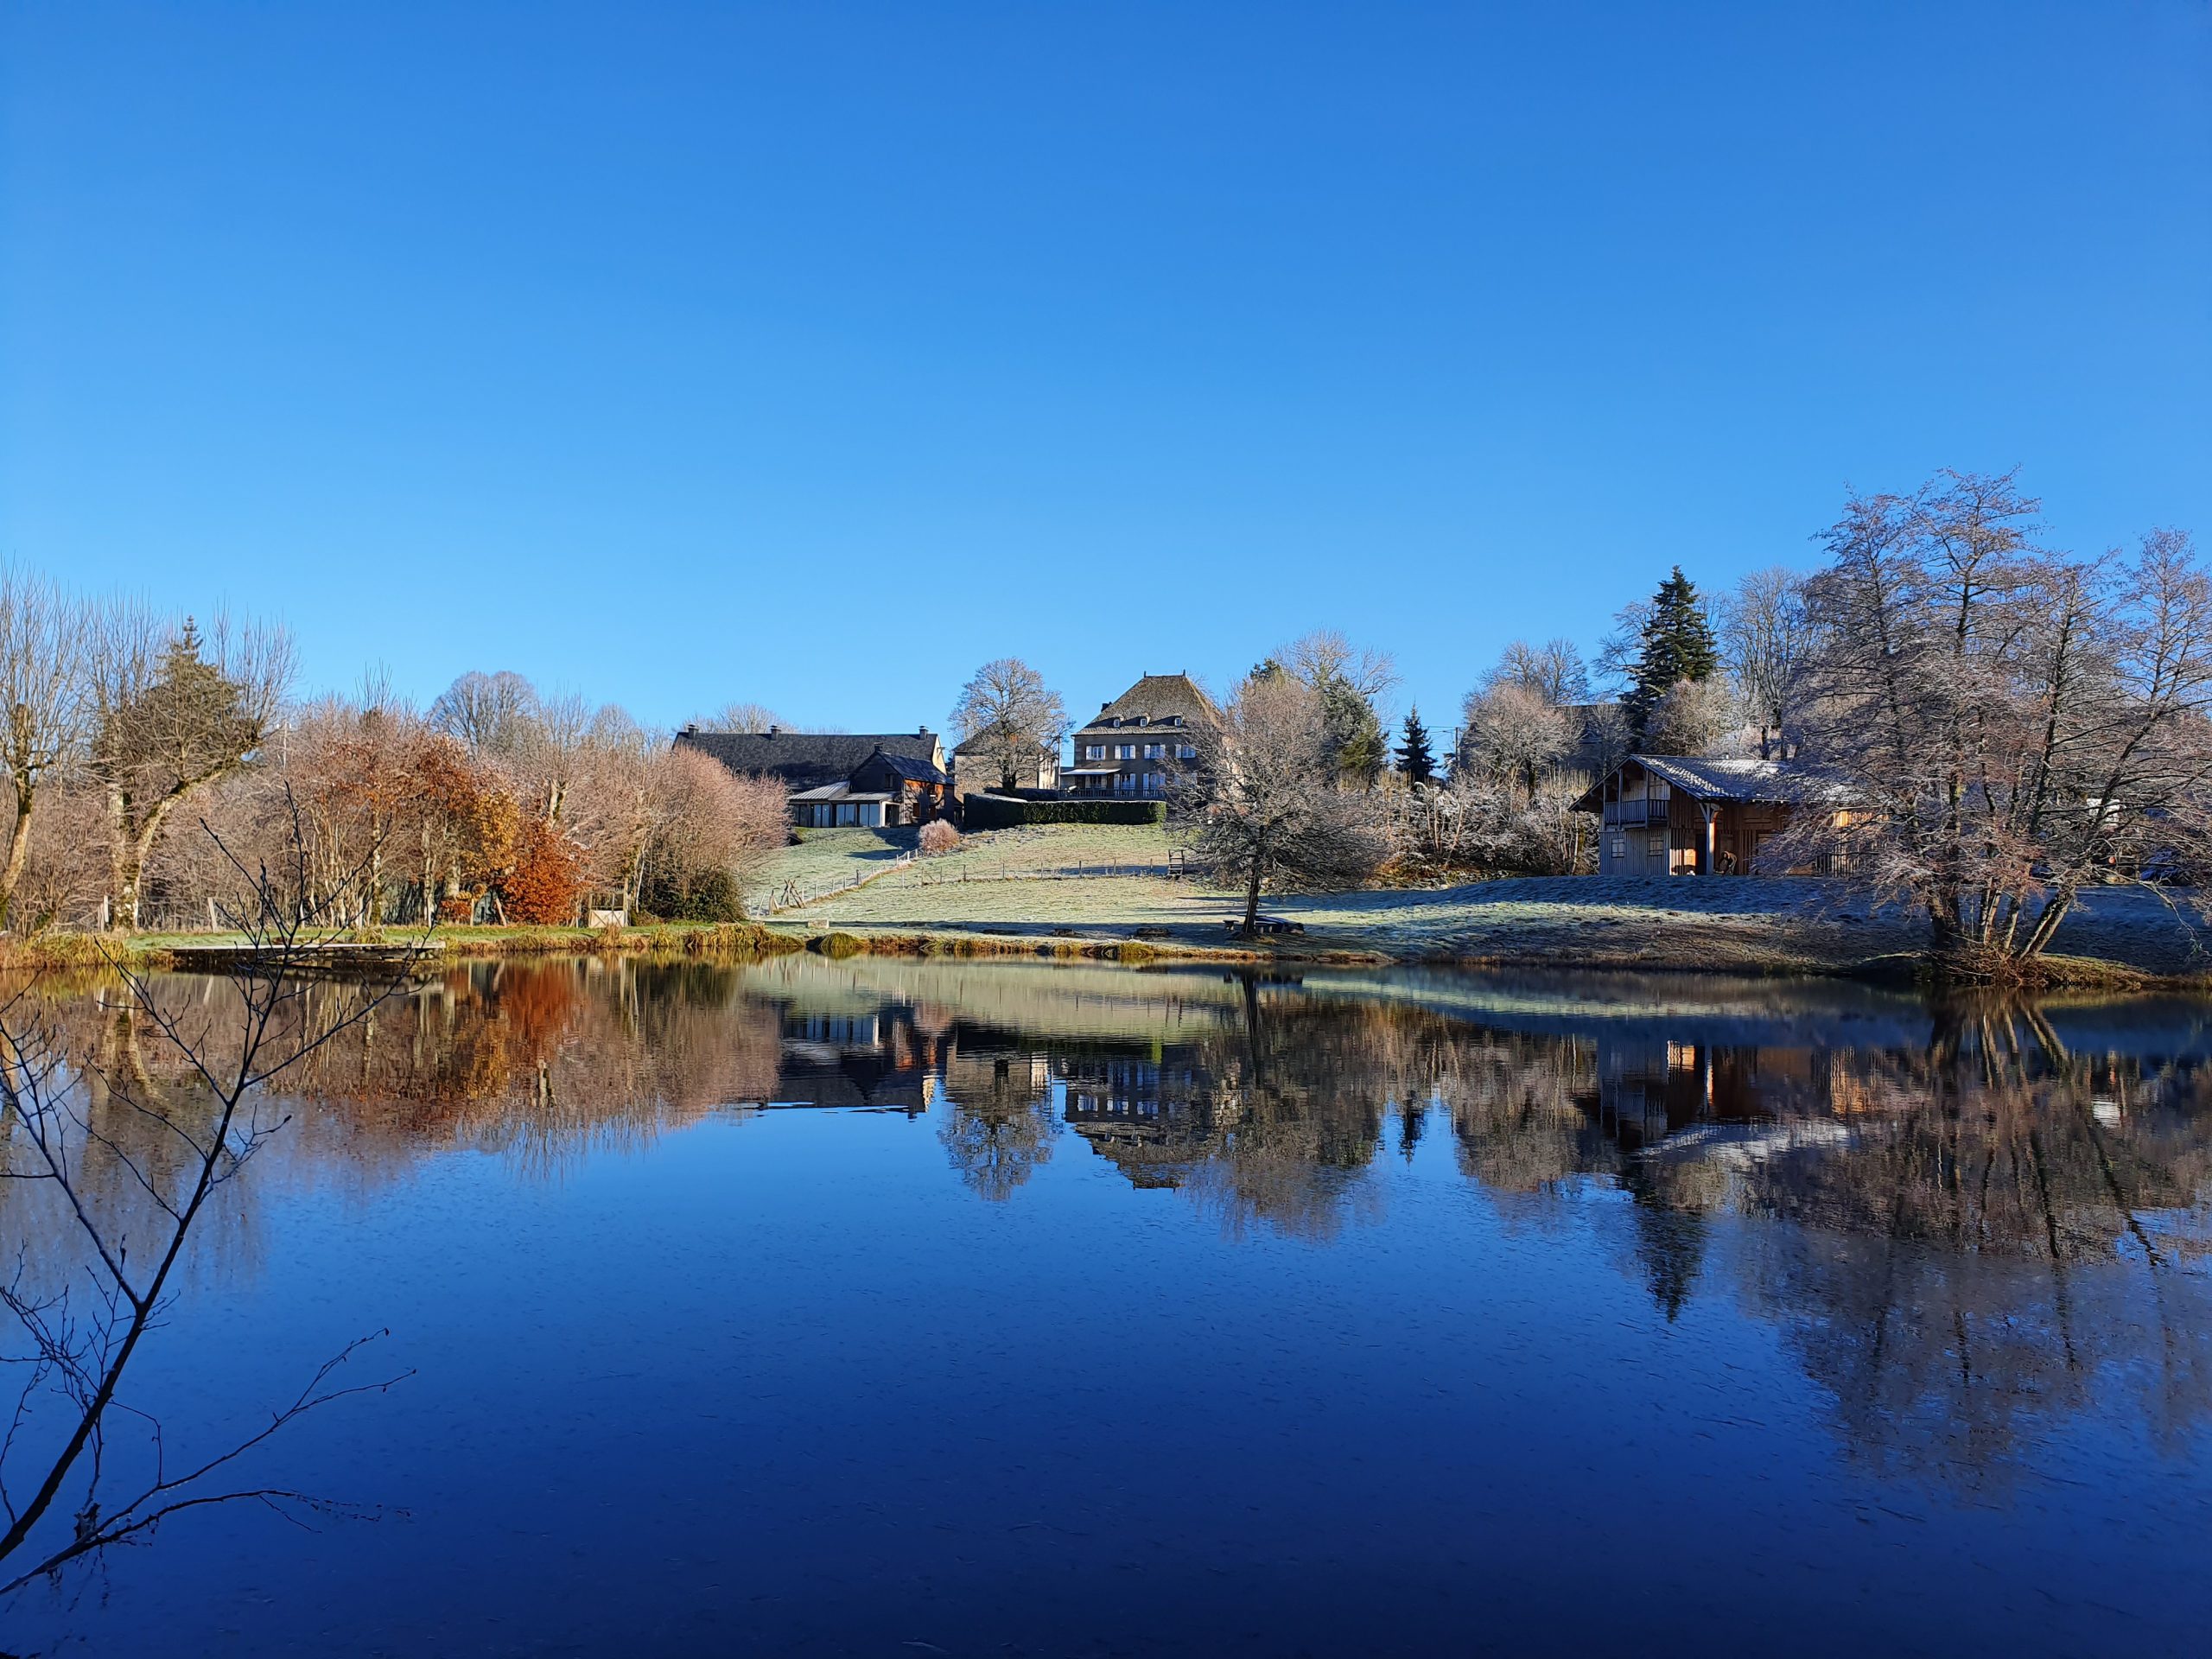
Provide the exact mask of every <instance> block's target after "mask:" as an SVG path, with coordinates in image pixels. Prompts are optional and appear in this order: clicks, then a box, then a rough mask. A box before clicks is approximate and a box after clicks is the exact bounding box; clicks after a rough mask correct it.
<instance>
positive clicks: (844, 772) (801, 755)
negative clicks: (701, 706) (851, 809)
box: [676, 731, 944, 789]
mask: <svg viewBox="0 0 2212 1659" xmlns="http://www.w3.org/2000/svg"><path fill="white" fill-rule="evenodd" d="M676 741H677V742H678V743H680V744H686V745H688V746H690V747H692V748H695V749H699V750H702V751H703V752H704V753H708V754H710V755H712V756H714V758H715V760H719V761H721V763H722V765H724V766H728V768H729V769H730V770H731V771H732V772H761V773H764V774H765V775H766V776H768V777H771V778H774V779H778V780H779V781H780V782H782V783H783V784H784V785H785V786H786V787H788V788H791V789H818V788H820V787H821V786H822V785H824V784H836V783H842V782H843V781H844V780H845V779H848V778H849V777H851V776H852V775H853V772H854V769H855V767H857V766H859V765H860V764H861V762H862V761H863V760H867V759H868V756H870V755H872V754H874V753H875V752H876V751H877V750H878V749H880V750H882V751H883V753H885V754H886V755H887V756H889V757H891V758H893V759H894V760H914V761H919V762H920V763H921V764H922V765H923V766H926V767H928V768H929V769H930V772H931V774H932V775H933V778H934V780H935V781H937V782H938V783H942V782H944V774H943V773H941V772H938V771H937V747H938V742H937V734H935V733H934V732H928V731H921V732H886V733H874V732H785V731H770V732H701V731H684V732H678V733H677V734H676Z"/></svg>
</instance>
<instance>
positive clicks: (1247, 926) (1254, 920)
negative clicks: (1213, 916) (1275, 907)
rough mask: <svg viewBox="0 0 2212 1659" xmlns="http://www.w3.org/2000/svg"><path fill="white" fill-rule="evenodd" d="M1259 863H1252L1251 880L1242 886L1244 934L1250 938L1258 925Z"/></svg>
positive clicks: (1257, 928)
mask: <svg viewBox="0 0 2212 1659" xmlns="http://www.w3.org/2000/svg"><path fill="white" fill-rule="evenodd" d="M1260 862H1261V861H1260V860H1258V859H1256V858H1255V859H1254V860H1253V861H1252V879H1251V880H1249V881H1248V882H1247V883H1245V886H1244V934H1245V937H1246V938H1250V937H1251V936H1252V935H1253V934H1254V933H1255V932H1256V931H1258V930H1259V925H1260Z"/></svg>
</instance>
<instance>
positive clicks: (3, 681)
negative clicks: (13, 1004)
mask: <svg viewBox="0 0 2212 1659" xmlns="http://www.w3.org/2000/svg"><path fill="white" fill-rule="evenodd" d="M85 623H86V615H85V610H84V607H83V606H82V605H80V604H79V603H78V602H76V601H73V600H71V599H69V598H67V597H66V596H65V595H63V594H62V593H61V592H60V590H59V589H58V588H55V587H54V584H53V583H52V582H48V581H47V580H45V579H44V578H43V577H40V576H35V575H29V573H27V572H24V571H21V570H17V569H15V568H13V567H12V566H0V717H4V719H5V722H6V724H5V728H4V730H0V759H4V762H5V765H6V766H7V769H8V781H9V783H10V785H11V787H12V788H13V790H14V791H15V805H16V821H15V824H14V826H13V828H12V829H10V831H9V835H8V852H7V858H6V861H5V862H4V863H0V926H5V925H7V923H8V922H9V920H10V916H11V913H12V911H13V907H14V905H15V899H16V887H18V886H19V885H20V884H21V883H22V879H23V868H24V864H25V862H26V861H27V860H28V859H29V855H30V846H31V814H32V811H33V810H34V808H35V806H36V805H37V804H38V799H39V794H40V791H41V790H42V789H43V788H44V787H45V785H46V784H47V781H48V779H49V778H51V777H52V776H54V773H55V772H57V771H58V770H59V769H60V767H61V766H63V764H64V763H65V762H66V761H67V760H68V759H69V758H70V756H71V755H72V753H73V752H74V751H75V749H76V748H77V747H78V745H79V742H80V741H81V740H82V738H83V736H84V717H85V702H86V685H85V674H84V668H85V649H86V638H85Z"/></svg>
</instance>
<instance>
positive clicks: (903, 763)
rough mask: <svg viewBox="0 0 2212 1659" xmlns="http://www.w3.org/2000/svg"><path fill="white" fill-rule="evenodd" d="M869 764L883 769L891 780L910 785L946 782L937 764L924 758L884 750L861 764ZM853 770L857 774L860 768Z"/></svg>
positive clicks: (870, 756) (856, 767) (871, 755)
mask: <svg viewBox="0 0 2212 1659" xmlns="http://www.w3.org/2000/svg"><path fill="white" fill-rule="evenodd" d="M869 762H874V764H875V765H877V766H882V767H884V768H885V769H887V771H888V772H890V773H891V775H892V776H893V778H898V779H904V780H905V781H906V782H907V783H910V784H942V783H944V782H946V781H948V780H947V779H946V778H945V775H944V772H941V771H939V770H938V766H937V764H936V763H935V762H934V761H932V760H929V759H928V758H927V757H926V756H925V757H924V758H923V759H921V760H915V759H914V757H913V756H912V755H911V754H893V753H892V752H891V751H890V750H888V749H885V750H883V751H881V752H880V753H876V754H870V755H868V757H867V758H866V760H863V761H862V763H861V764H862V765H867V764H868V763H869ZM853 770H854V771H855V772H858V771H859V770H860V767H859V766H855V767H854V768H853Z"/></svg>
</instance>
